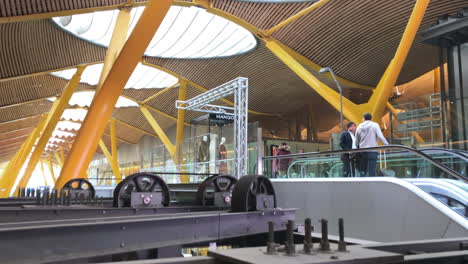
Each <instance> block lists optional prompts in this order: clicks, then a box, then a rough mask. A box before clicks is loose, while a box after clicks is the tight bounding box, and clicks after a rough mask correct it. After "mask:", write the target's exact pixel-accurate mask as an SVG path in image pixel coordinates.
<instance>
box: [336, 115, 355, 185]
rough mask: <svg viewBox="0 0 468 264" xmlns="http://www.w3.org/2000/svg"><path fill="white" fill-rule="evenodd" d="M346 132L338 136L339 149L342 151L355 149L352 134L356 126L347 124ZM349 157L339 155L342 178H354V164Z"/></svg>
mask: <svg viewBox="0 0 468 264" xmlns="http://www.w3.org/2000/svg"><path fill="white" fill-rule="evenodd" d="M346 128H347V130H346V131H343V133H341V136H340V147H341V149H342V150H351V149H354V148H356V144H355V136H354V132H355V131H356V124H355V123H354V122H349V123H348V124H347V125H346ZM350 156H351V155H350V154H348V153H344V154H343V155H341V161H343V177H354V162H353V161H352V159H351V157H350Z"/></svg>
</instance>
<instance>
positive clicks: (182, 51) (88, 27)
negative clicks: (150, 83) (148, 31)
mask: <svg viewBox="0 0 468 264" xmlns="http://www.w3.org/2000/svg"><path fill="white" fill-rule="evenodd" d="M143 10H144V7H143V6H141V7H136V8H133V9H132V11H131V20H130V27H129V33H130V32H131V31H132V30H133V28H134V27H135V26H136V23H137V21H138V19H139V18H140V16H141V14H142V13H143ZM118 12H119V11H118V10H110V11H101V12H94V13H86V14H77V15H73V16H66V17H55V18H52V20H53V21H54V22H55V23H56V24H58V25H59V26H60V27H62V28H63V29H64V30H66V31H68V32H70V33H72V34H74V35H75V36H78V37H80V38H83V39H86V40H88V41H90V42H93V43H95V44H98V45H102V46H105V47H108V46H109V43H110V40H111V37H112V32H113V29H114V27H115V24H116V20H117V15H118ZM128 35H130V34H128ZM128 35H127V36H128ZM256 46H257V40H256V38H255V37H254V35H253V34H252V33H250V32H249V31H248V30H246V29H245V28H243V27H241V26H239V25H238V24H236V23H234V22H231V21H229V20H227V19H225V18H223V17H220V16H217V15H214V14H211V13H208V12H207V11H206V10H205V9H202V8H198V7H179V6H172V7H171V8H170V9H169V11H168V13H167V15H166V17H165V18H164V20H163V22H162V23H161V25H160V27H159V29H158V31H157V32H156V34H155V35H154V37H153V39H152V40H151V42H150V44H149V45H148V48H147V50H146V51H145V55H147V56H154V57H161V58H177V59H195V58H219V57H226V56H234V55H240V54H243V53H245V52H248V51H250V50H253V49H254V48H255V47H256Z"/></svg>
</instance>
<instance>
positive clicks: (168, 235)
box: [0, 209, 295, 263]
mask: <svg viewBox="0 0 468 264" xmlns="http://www.w3.org/2000/svg"><path fill="white" fill-rule="evenodd" d="M124 210H126V211H128V210H127V209H124ZM103 211H104V212H107V211H105V210H103ZM103 214H105V213H103ZM294 214H295V209H275V210H271V211H265V212H247V213H228V212H225V211H218V212H199V213H193V212H192V213H176V214H170V215H167V214H163V215H155V214H153V215H147V216H142V215H140V216H133V215H131V216H121V217H104V218H102V217H101V218H75V219H68V220H50V221H39V222H24V223H5V224H0V248H1V249H2V254H0V262H1V263H11V262H18V263H38V262H41V263H44V262H45V263H47V262H54V261H56V262H60V263H63V262H64V261H66V260H72V259H79V258H87V257H95V256H104V255H110V254H118V253H125V252H131V251H138V250H146V249H155V248H159V247H167V246H176V245H184V244H190V243H201V242H209V241H217V240H221V239H226V238H234V237H242V236H246V235H252V234H260V233H265V232H266V231H267V223H268V222H269V221H272V222H274V224H275V226H276V227H277V228H276V229H277V230H284V229H285V226H286V225H285V224H286V222H287V221H288V220H293V219H294ZM38 238H40V240H38ZM18 246H21V248H23V249H25V250H18Z"/></svg>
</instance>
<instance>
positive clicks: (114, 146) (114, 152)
mask: <svg viewBox="0 0 468 264" xmlns="http://www.w3.org/2000/svg"><path fill="white" fill-rule="evenodd" d="M109 127H110V134H111V151H112V159H111V160H109V161H110V162H111V163H112V171H113V172H114V177H115V180H116V182H117V183H119V182H120V181H122V176H121V175H120V169H119V159H118V149H117V132H116V131H115V119H113V118H111V120H110V122H109Z"/></svg>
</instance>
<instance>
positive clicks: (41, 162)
mask: <svg viewBox="0 0 468 264" xmlns="http://www.w3.org/2000/svg"><path fill="white" fill-rule="evenodd" d="M39 163H40V164H41V172H42V177H44V185H47V186H48V185H49V184H48V183H47V175H46V173H45V169H44V161H43V160H42V159H41V161H39Z"/></svg>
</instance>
